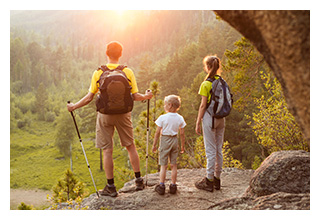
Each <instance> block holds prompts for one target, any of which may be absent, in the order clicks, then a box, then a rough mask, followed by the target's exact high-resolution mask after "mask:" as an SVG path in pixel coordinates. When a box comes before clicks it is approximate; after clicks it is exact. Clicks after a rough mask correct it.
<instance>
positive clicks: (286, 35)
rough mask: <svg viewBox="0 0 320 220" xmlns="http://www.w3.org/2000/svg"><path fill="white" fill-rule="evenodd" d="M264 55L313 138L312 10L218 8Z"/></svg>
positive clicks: (295, 112)
mask: <svg viewBox="0 0 320 220" xmlns="http://www.w3.org/2000/svg"><path fill="white" fill-rule="evenodd" d="M216 13H217V14H218V15H219V16H220V17H221V18H222V19H223V20H225V21H227V22H228V23H229V24H230V25H231V26H233V27H234V28H235V29H236V30H238V31H239V32H240V33H241V34H242V35H243V36H244V37H246V38H247V39H249V40H250V41H251V42H252V43H253V45H254V46H255V47H256V48H257V49H258V50H259V51H260V53H261V54H262V55H263V56H264V58H265V59H266V61H267V63H268V64H269V66H270V68H271V69H272V70H273V72H274V73H275V75H276V77H277V79H278V80H279V82H280V83H281V86H282V89H283V92H284V95H285V97H286V101H287V103H288V106H289V110H290V112H291V113H292V114H293V115H294V116H295V118H296V120H297V122H298V123H299V124H300V126H301V128H302V130H303V133H304V135H305V137H306V138H307V139H308V140H309V138H310V11H297V10H286V11H282V10H280V11H260V10H254V11H242V10H237V11H232V10H228V11H216Z"/></svg>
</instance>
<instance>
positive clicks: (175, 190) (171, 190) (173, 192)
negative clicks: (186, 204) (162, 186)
mask: <svg viewBox="0 0 320 220" xmlns="http://www.w3.org/2000/svg"><path fill="white" fill-rule="evenodd" d="M176 192H177V185H176V184H175V185H173V184H170V187H169V193H170V194H176Z"/></svg>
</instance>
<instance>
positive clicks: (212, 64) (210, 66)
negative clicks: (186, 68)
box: [203, 56, 220, 79]
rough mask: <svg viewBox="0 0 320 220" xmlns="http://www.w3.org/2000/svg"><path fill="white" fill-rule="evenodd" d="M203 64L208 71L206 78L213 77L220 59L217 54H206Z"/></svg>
mask: <svg viewBox="0 0 320 220" xmlns="http://www.w3.org/2000/svg"><path fill="white" fill-rule="evenodd" d="M203 65H204V68H205V70H206V72H207V73H208V75H207V77H206V79H208V78H214V76H215V75H217V73H218V70H219V68H220V59H219V58H218V57H217V56H206V57H205V58H204V59H203Z"/></svg>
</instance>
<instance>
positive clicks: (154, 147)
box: [152, 145, 157, 153]
mask: <svg viewBox="0 0 320 220" xmlns="http://www.w3.org/2000/svg"><path fill="white" fill-rule="evenodd" d="M152 152H153V153H155V152H157V146H156V145H154V146H153V148H152Z"/></svg>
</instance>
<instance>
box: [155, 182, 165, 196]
mask: <svg viewBox="0 0 320 220" xmlns="http://www.w3.org/2000/svg"><path fill="white" fill-rule="evenodd" d="M154 190H155V191H156V192H157V193H159V195H164V193H165V191H166V187H165V186H164V185H161V184H158V185H156V188H154Z"/></svg>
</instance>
